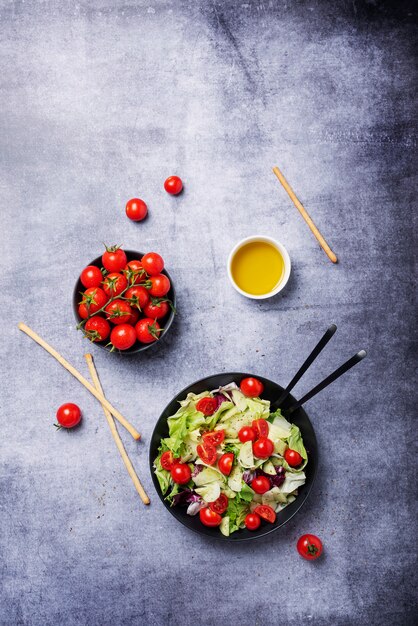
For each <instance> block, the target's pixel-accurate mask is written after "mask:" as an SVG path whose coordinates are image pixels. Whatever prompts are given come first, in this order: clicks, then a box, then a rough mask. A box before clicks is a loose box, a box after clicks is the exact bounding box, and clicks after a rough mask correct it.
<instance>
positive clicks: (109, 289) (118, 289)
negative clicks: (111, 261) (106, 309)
mask: <svg viewBox="0 0 418 626" xmlns="http://www.w3.org/2000/svg"><path fill="white" fill-rule="evenodd" d="M127 286H128V281H127V280H126V278H125V276H124V275H123V274H118V273H117V272H112V273H111V274H108V275H107V276H106V278H105V279H104V280H103V291H104V292H105V294H106V295H107V296H109V298H114V297H115V296H118V295H119V294H120V293H122V291H125V289H126V287H127Z"/></svg>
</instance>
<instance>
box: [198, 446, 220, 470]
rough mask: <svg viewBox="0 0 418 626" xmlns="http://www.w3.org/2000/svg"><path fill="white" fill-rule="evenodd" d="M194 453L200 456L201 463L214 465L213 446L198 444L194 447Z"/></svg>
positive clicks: (214, 451)
mask: <svg viewBox="0 0 418 626" xmlns="http://www.w3.org/2000/svg"><path fill="white" fill-rule="evenodd" d="M196 452H197V454H198V456H200V458H201V459H202V461H203V463H206V464H207V465H214V463H215V462H216V456H217V454H216V448H214V447H213V446H209V445H206V444H203V445H202V444H201V443H199V445H198V446H197V447H196Z"/></svg>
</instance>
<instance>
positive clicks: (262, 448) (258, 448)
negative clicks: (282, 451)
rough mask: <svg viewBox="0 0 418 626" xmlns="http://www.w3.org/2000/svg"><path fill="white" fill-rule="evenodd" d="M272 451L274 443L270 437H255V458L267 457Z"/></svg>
mask: <svg viewBox="0 0 418 626" xmlns="http://www.w3.org/2000/svg"><path fill="white" fill-rule="evenodd" d="M273 452H274V443H273V442H272V440H271V439H267V437H263V438H261V439H257V441H254V443H253V454H254V456H256V457H257V459H268V458H269V456H271V455H272V454H273Z"/></svg>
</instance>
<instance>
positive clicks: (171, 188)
mask: <svg viewBox="0 0 418 626" xmlns="http://www.w3.org/2000/svg"><path fill="white" fill-rule="evenodd" d="M164 189H165V190H166V192H167V193H169V194H171V195H173V196H176V195H177V194H178V193H180V191H181V190H182V189H183V182H182V180H181V178H179V177H178V176H169V177H168V178H167V179H166V180H165V182H164Z"/></svg>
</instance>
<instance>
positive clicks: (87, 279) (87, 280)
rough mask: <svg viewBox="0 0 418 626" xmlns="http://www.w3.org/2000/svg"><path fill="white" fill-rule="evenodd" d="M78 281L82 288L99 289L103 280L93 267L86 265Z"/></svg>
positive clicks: (99, 272) (97, 269) (98, 271)
mask: <svg viewBox="0 0 418 626" xmlns="http://www.w3.org/2000/svg"><path fill="white" fill-rule="evenodd" d="M80 280H81V282H82V283H83V285H84V287H86V288H88V287H100V285H101V284H102V280H103V274H102V273H101V271H100V270H99V268H98V267H96V266H95V265H88V266H87V267H85V268H84V269H83V271H82V272H81V275H80Z"/></svg>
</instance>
